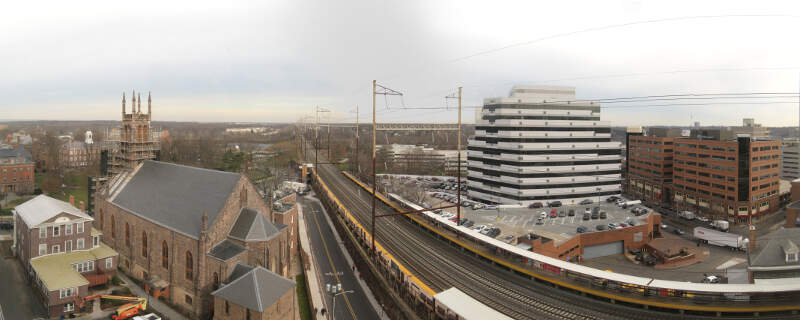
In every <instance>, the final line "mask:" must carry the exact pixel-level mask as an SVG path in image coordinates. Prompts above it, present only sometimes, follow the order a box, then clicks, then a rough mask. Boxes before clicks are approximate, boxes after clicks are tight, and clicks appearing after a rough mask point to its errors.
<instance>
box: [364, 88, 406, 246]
mask: <svg viewBox="0 0 800 320" xmlns="http://www.w3.org/2000/svg"><path fill="white" fill-rule="evenodd" d="M378 87H380V88H381V91H380V92H378ZM379 94H381V95H384V96H402V95H403V94H402V93H400V92H398V91H395V90H392V89H389V88H387V87H384V86H381V85H378V82H377V81H376V80H372V246H371V248H372V253H373V254H374V253H376V251H375V237H376V236H377V235H376V232H377V230H375V201H376V199H377V198H378V193H377V191H378V176H377V175H376V174H375V167H376V160H375V159H376V157H377V140H378V125H377V122H376V120H375V96H377V95H379ZM387 143H388V138H387Z"/></svg>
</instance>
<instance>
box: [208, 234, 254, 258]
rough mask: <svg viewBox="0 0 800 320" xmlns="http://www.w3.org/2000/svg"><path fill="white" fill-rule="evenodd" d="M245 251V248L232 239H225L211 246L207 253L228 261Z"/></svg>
mask: <svg viewBox="0 0 800 320" xmlns="http://www.w3.org/2000/svg"><path fill="white" fill-rule="evenodd" d="M245 251H247V248H245V247H242V246H240V245H238V244H236V243H235V242H233V241H230V240H227V239H225V240H223V241H222V242H220V243H218V244H217V245H215V246H214V247H213V248H211V250H210V251H209V252H208V255H210V256H212V257H214V258H217V259H219V260H222V261H228V260H230V259H231V258H233V257H235V256H237V255H239V254H240V253H242V252H245Z"/></svg>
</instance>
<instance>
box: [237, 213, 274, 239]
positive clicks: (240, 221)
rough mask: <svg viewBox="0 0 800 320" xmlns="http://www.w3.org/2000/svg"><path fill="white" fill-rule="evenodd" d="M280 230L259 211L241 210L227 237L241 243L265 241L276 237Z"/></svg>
mask: <svg viewBox="0 0 800 320" xmlns="http://www.w3.org/2000/svg"><path fill="white" fill-rule="evenodd" d="M281 229H282V228H281V227H280V226H279V225H276V224H273V223H272V222H269V220H267V217H265V216H264V214H263V213H261V211H259V210H256V209H251V208H242V210H241V211H240V212H239V217H238V218H236V222H234V224H233V227H231V231H230V232H229V233H228V236H230V237H231V238H234V239H236V240H241V241H246V242H250V241H266V240H269V239H272V237H274V236H276V235H278V234H279V233H280V230H281Z"/></svg>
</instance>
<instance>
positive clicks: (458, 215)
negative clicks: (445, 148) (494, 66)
mask: <svg viewBox="0 0 800 320" xmlns="http://www.w3.org/2000/svg"><path fill="white" fill-rule="evenodd" d="M461 89H462V87H458V94H457V95H456V96H455V97H454V96H453V95H448V96H446V97H444V98H445V99H458V133H457V134H456V140H458V141H457V142H456V144H457V145H458V147H457V150H458V155H457V156H458V159H456V161H457V162H458V165H457V166H456V168H457V169H456V170H458V173H456V177H457V188H458V191H456V197H457V198H458V200H457V201H456V225H458V224H459V222H460V221H461Z"/></svg>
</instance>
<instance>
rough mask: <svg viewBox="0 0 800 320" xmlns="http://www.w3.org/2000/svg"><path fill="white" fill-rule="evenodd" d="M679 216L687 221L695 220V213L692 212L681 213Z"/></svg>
mask: <svg viewBox="0 0 800 320" xmlns="http://www.w3.org/2000/svg"><path fill="white" fill-rule="evenodd" d="M678 216H679V217H681V218H684V219H686V220H694V212H691V211H681V212H679V213H678Z"/></svg>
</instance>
